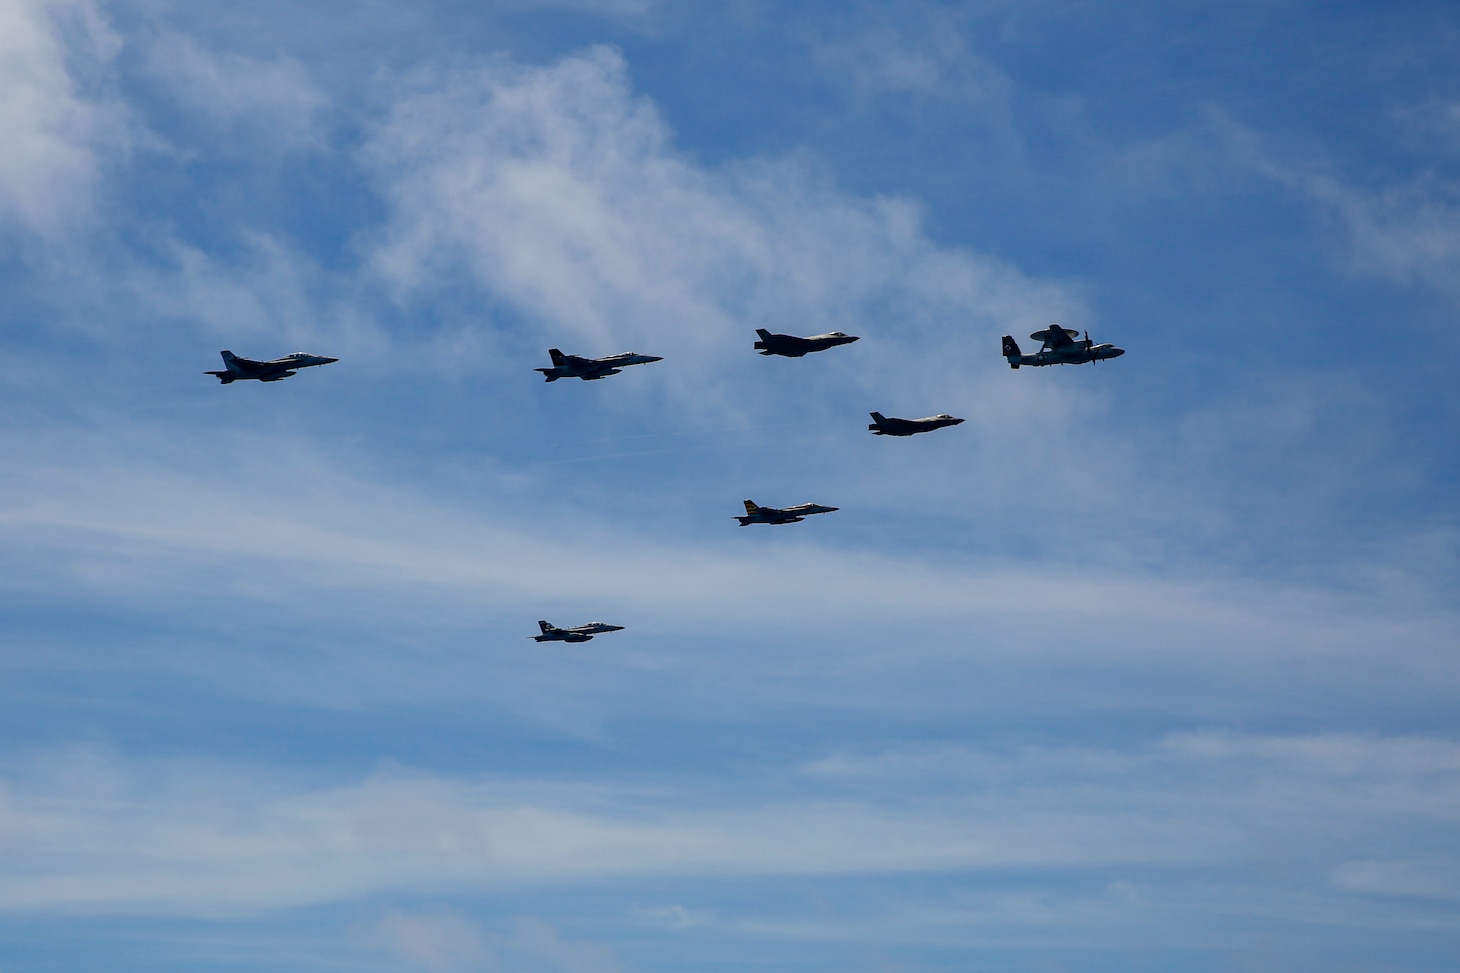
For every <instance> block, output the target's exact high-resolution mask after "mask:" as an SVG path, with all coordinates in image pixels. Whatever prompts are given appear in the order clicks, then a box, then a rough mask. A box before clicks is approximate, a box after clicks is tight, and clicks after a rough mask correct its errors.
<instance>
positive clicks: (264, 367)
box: [204, 351, 339, 385]
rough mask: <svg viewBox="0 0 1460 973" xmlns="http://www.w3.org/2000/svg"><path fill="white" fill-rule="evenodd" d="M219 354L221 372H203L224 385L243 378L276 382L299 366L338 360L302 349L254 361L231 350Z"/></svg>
mask: <svg viewBox="0 0 1460 973" xmlns="http://www.w3.org/2000/svg"><path fill="white" fill-rule="evenodd" d="M219 354H221V355H222V356H223V365H224V370H223V371H221V372H205V373H204V374H207V375H216V376H218V381H220V382H222V383H223V384H224V385H227V384H228V383H229V382H237V381H240V380H242V379H245V378H256V379H258V380H259V381H260V382H277V381H279V380H280V379H285V378H288V377H289V376H290V375H293V374H294V373H295V372H297V371H298V370H299V369H301V368H313V367H314V366H315V365H329V364H331V363H333V362H337V361H339V359H338V358H326V357H325V356H323V355H310V354H306V353H305V352H302V351H296V352H295V353H294V354H292V355H285V356H284V357H283V358H275V359H274V360H273V361H254V360H253V359H252V358H239V357H238V356H237V355H235V354H234V353H233V352H231V351H223V352H219Z"/></svg>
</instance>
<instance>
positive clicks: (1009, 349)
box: [1004, 324, 1125, 368]
mask: <svg viewBox="0 0 1460 973" xmlns="http://www.w3.org/2000/svg"><path fill="white" fill-rule="evenodd" d="M1079 333H1080V332H1078V331H1075V330H1073V329H1071V328H1061V327H1060V326H1059V325H1057V324H1051V325H1050V326H1049V327H1047V328H1045V329H1044V330H1043V331H1036V332H1034V333H1033V334H1031V335H1030V336H1029V337H1031V338H1033V339H1034V340H1035V341H1040V342H1043V343H1044V344H1043V347H1041V348H1040V349H1039V351H1037V352H1035V353H1034V354H1032V355H1026V354H1023V353H1022V352H1020V351H1019V343H1018V342H1017V341H1015V340H1014V339H1013V337H1012V336H1010V335H1004V358H1005V359H1007V360H1008V362H1009V367H1010V368H1018V367H1019V366H1020V365H1083V364H1085V363H1086V362H1095V361H1103V360H1104V359H1106V358H1119V357H1120V356H1121V355H1124V354H1125V349H1124V348H1117V347H1115V346H1114V345H1097V344H1096V343H1095V342H1093V341H1091V340H1090V332H1088V331H1086V332H1085V337H1084V339H1083V340H1079V341H1077V340H1076V339H1075V336H1076V335H1077V334H1079Z"/></svg>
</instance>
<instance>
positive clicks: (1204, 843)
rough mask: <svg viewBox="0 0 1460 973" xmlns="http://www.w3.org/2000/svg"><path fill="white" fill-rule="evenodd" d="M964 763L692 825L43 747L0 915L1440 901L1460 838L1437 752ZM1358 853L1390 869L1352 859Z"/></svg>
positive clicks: (399, 944)
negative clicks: (1211, 890)
mask: <svg viewBox="0 0 1460 973" xmlns="http://www.w3.org/2000/svg"><path fill="white" fill-rule="evenodd" d="M1335 754H1341V755H1344V757H1343V759H1342V760H1341V761H1340V762H1339V763H1337V764H1335V763H1334V762H1333V758H1334V755H1335ZM965 757H966V758H968V759H963V760H962V763H961V765H949V764H947V763H946V762H945V764H944V767H943V770H945V771H946V770H948V769H950V767H951V769H952V771H953V776H952V778H951V779H949V778H947V777H940V778H939V783H940V784H941V785H942V787H941V789H936V790H931V791H930V790H928V789H927V788H926V787H925V786H922V785H919V784H915V783H913V782H912V781H910V780H908V779H906V778H901V779H898V780H897V781H896V783H895V786H889V785H891V784H892V783H893V782H892V781H889V780H888V779H887V778H885V777H881V776H880V777H879V780H878V781H877V782H876V784H875V786H873V787H870V788H868V789H867V791H866V792H864V793H861V794H860V795H859V796H857V797H855V798H851V797H845V796H844V797H835V796H834V793H835V789H834V787H833V786H832V783H831V782H828V781H823V782H822V783H821V784H819V785H817V786H809V785H808V786H807V787H803V788H801V789H800V790H801V793H799V794H795V795H789V796H787V795H785V794H784V792H783V794H782V795H780V796H777V797H776V798H774V799H765V798H758V797H756V796H754V795H752V794H749V793H746V792H745V791H744V789H743V788H741V789H739V791H740V794H741V796H740V798H739V799H738V800H736V801H734V802H732V803H730V804H726V803H725V802H724V801H723V799H722V798H716V799H713V800H714V806H713V807H711V808H705V807H703V806H702V805H703V800H704V799H703V797H702V796H699V795H696V793H695V791H694V789H693V785H689V784H684V783H681V784H680V785H678V786H674V787H664V786H661V787H656V788H653V789H647V790H646V789H630V788H625V787H622V786H618V787H614V788H612V789H606V788H602V787H597V786H592V785H586V784H564V783H554V784H543V783H536V782H533V781H531V780H515V781H514V780H508V779H492V778H472V777H456V778H451V777H440V776H431V775H424V774H414V773H407V772H402V771H384V772H380V773H377V774H374V775H372V776H371V777H369V778H367V779H365V780H361V781H358V782H355V783H350V784H345V785H343V786H336V787H323V788H320V787H309V786H301V785H300V783H298V782H291V781H287V780H282V779H271V778H270V777H269V776H268V775H261V774H260V773H259V772H258V771H254V770H249V769H247V768H240V767H228V766H221V765H206V764H197V763H136V762H129V763H121V762H117V761H115V760H114V759H111V758H108V757H106V756H105V755H98V754H97V753H94V752H88V751H70V752H60V753H57V752H52V753H44V754H37V755H35V757H34V758H33V759H32V760H31V761H29V762H27V763H26V764H25V765H22V766H16V765H15V764H14V762H13V761H12V763H11V769H10V771H9V772H8V773H6V774H5V785H6V786H5V791H4V794H5V801H4V803H3V805H0V831H3V833H4V834H5V835H6V841H5V842H4V844H3V850H0V861H3V864H4V866H5V867H4V868H3V869H0V908H3V909H6V910H16V909H39V910H47V911H49V910H66V911H74V910H79V911H98V912H105V913H112V912H120V913H130V912H145V913H158V914H169V915H220V916H221V915H238V914H245V913H251V912H255V911H258V910H261V909H270V908H280V907H288V906H295V905H302V904H308V903H321V902H334V901H342V900H354V899H359V898H361V897H365V896H370V895H376V894H380V893H386V892H409V893H412V894H429V895H442V894H450V893H458V892H462V891H473V890H474V891H503V890H510V889H514V888H520V889H529V888H541V887H544V886H552V885H555V884H559V883H570V884H571V883H577V882H582V881H584V880H588V879H603V878H608V877H629V876H657V877H667V876H677V877H681V878H699V879H708V878H714V877H716V876H722V877H725V876H742V877H744V876H758V877H762V878H767V877H772V876H778V875H782V876H786V875H842V874H878V873H905V872H924V873H938V872H956V871H967V870H974V871H977V870H980V869H986V868H999V869H1010V868H1068V867H1096V866H1100V867H1127V868H1134V867H1139V868H1143V869H1156V870H1160V871H1166V872H1168V873H1170V874H1172V875H1177V874H1182V873H1183V871H1184V870H1188V871H1186V873H1187V874H1189V873H1190V872H1189V870H1191V869H1195V870H1197V872H1198V873H1200V872H1201V871H1202V870H1210V869H1220V870H1221V871H1222V872H1223V873H1224V874H1227V875H1231V874H1233V873H1234V872H1239V873H1240V872H1242V871H1244V870H1245V871H1248V872H1256V873H1261V872H1262V871H1263V870H1264V869H1265V867H1266V864H1267V862H1268V860H1269V858H1270V856H1271V855H1272V854H1274V852H1273V849H1281V852H1280V856H1281V857H1282V858H1283V859H1285V860H1287V861H1290V862H1292V863H1293V864H1294V865H1296V866H1297V867H1298V869H1299V871H1300V872H1302V873H1307V874H1311V873H1316V874H1320V875H1322V874H1327V875H1330V876H1332V881H1333V883H1334V885H1335V886H1336V887H1338V888H1341V889H1343V890H1344V891H1345V892H1346V893H1350V894H1357V895H1371V894H1378V895H1393V894H1423V895H1431V896H1433V895H1449V894H1450V890H1453V888H1454V887H1455V875H1454V873H1453V869H1452V868H1450V867H1449V866H1447V865H1445V864H1444V863H1443V862H1440V861H1438V860H1434V859H1429V860H1428V864H1427V865H1426V866H1425V867H1424V868H1423V869H1419V870H1418V871H1417V870H1416V869H1415V867H1413V866H1405V865H1403V863H1405V862H1411V863H1412V862H1414V861H1416V860H1417V858H1416V855H1417V854H1418V853H1421V852H1422V850H1423V849H1425V848H1428V847H1433V846H1435V845H1436V844H1437V843H1438V844H1440V845H1444V844H1448V843H1452V842H1453V840H1454V838H1455V835H1456V830H1457V828H1460V820H1457V818H1456V816H1455V808H1456V807H1457V806H1460V804H1457V798H1460V745H1457V744H1456V743H1455V742H1454V741H1452V740H1448V739H1443V738H1405V737H1354V736H1311V737H1298V738H1281V737H1276V738H1273V737H1251V736H1248V737H1233V736H1230V735H1226V734H1219V733H1206V734H1189V735H1187V736H1185V737H1181V738H1172V739H1168V740H1164V741H1157V742H1156V743H1154V744H1150V745H1145V746H1139V747H1135V748H1130V749H1125V750H1114V749H1097V748H1059V747H1047V748H1020V749H1018V750H1014V751H1007V750H1006V751H1000V750H979V749H976V748H967V750H966V754H965ZM878 759H879V760H884V761H885V757H884V758H878ZM884 767H885V762H884ZM1356 844H1357V845H1360V846H1363V847H1366V848H1368V849H1372V850H1375V851H1378V852H1379V853H1380V854H1385V853H1387V854H1388V855H1389V857H1388V858H1384V859H1379V858H1376V859H1372V860H1369V861H1368V862H1358V863H1355V862H1353V860H1352V859H1351V857H1350V855H1351V848H1352V847H1354V846H1355V845H1356ZM1384 862H1389V863H1390V864H1384ZM1393 863H1399V864H1398V865H1395V864H1393ZM1319 890H1320V891H1321V887H1320V888H1319ZM1138 899H1139V896H1135V895H1130V894H1126V895H1120V896H1112V897H1111V898H1110V899H1109V901H1108V903H1107V905H1108V907H1110V908H1119V907H1121V905H1122V903H1124V905H1125V906H1127V907H1129V906H1131V905H1132V904H1135V905H1139V902H1138V901H1137V900H1138ZM1229 905H1230V903H1229ZM1361 907H1362V902H1361V901H1360V902H1358V903H1356V904H1355V905H1354V908H1353V909H1352V910H1342V909H1340V910H1339V912H1340V914H1342V913H1343V912H1344V911H1350V912H1351V914H1350V915H1349V916H1348V917H1347V918H1346V919H1345V918H1338V919H1337V920H1336V921H1353V919H1354V915H1355V914H1357V912H1358V910H1360V909H1361ZM1036 919H1038V917H1036ZM1038 921H1048V920H1047V919H1042V920H1038ZM1360 921H1362V920H1360ZM367 938H368V939H370V940H371V942H373V943H374V944H375V945H377V946H379V947H381V948H387V949H389V950H391V951H393V952H394V953H396V954H397V955H399V956H401V957H403V958H407V959H410V960H412V961H413V962H414V963H416V964H417V965H418V966H419V967H420V968H422V969H427V970H432V971H435V970H454V969H466V968H470V967H471V966H472V964H482V963H485V962H486V958H487V957H488V955H489V954H490V953H493V952H495V953H497V954H499V955H503V956H505V955H507V954H508V953H509V952H510V953H514V954H517V953H520V954H522V955H524V956H530V957H534V958H536V959H537V960H538V961H542V962H546V963H547V964H548V968H551V969H558V968H561V969H563V970H570V971H571V970H590V969H607V968H611V967H612V964H611V958H609V957H607V956H606V955H604V954H603V953H602V951H601V950H598V949H597V948H596V947H590V946H583V945H576V944H565V943H563V942H561V941H560V940H559V939H558V938H557V936H556V934H555V933H554V932H553V931H552V930H551V929H550V928H548V927H545V926H542V925H536V924H531V923H529V924H527V925H526V926H524V927H521V928H519V930H518V933H517V935H516V936H515V937H514V938H513V939H511V940H496V939H492V938H490V937H487V936H484V935H483V934H482V932H481V930H480V929H479V928H478V927H477V926H476V925H475V924H474V923H473V922H471V921H470V920H467V919H465V918H463V917H461V916H459V915H457V914H455V913H438V914H426V915H416V916H388V917H386V918H385V919H384V920H382V921H380V922H378V923H376V924H374V925H373V926H371V927H368V936H367Z"/></svg>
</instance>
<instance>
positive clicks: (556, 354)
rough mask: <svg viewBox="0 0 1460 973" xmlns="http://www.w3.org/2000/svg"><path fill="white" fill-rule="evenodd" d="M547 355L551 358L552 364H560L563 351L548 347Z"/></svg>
mask: <svg viewBox="0 0 1460 973" xmlns="http://www.w3.org/2000/svg"><path fill="white" fill-rule="evenodd" d="M548 357H549V358H551V359H552V360H553V364H554V365H561V364H562V363H563V353H562V352H561V351H559V350H558V349H556V348H549V349H548Z"/></svg>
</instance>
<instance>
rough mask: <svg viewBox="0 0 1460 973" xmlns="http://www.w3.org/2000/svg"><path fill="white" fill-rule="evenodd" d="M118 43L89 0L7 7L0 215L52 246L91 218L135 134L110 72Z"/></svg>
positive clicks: (13, 2) (16, 0) (14, 1)
mask: <svg viewBox="0 0 1460 973" xmlns="http://www.w3.org/2000/svg"><path fill="white" fill-rule="evenodd" d="M120 45H121V40H120V38H119V37H118V36H117V34H115V33H114V32H113V31H112V29H111V27H110V26H109V24H108V23H107V20H106V18H105V16H104V15H103V14H102V12H101V9H100V8H99V7H98V6H97V5H96V4H94V3H91V2H90V0H5V2H4V3H0V130H3V131H4V132H5V133H6V134H5V141H6V147H5V151H4V152H3V153H0V219H4V220H5V221H6V222H9V223H12V224H14V225H19V226H21V227H23V228H24V229H25V230H27V231H29V232H30V233H33V234H35V235H36V236H38V237H40V238H41V239H44V240H47V241H51V242H56V241H59V240H61V239H62V238H63V237H64V236H65V235H66V234H67V233H69V232H71V231H73V230H75V229H77V228H79V227H80V226H82V225H83V224H84V223H85V222H86V221H87V220H88V219H90V217H91V216H92V211H93V207H94V206H95V204H96V201H97V197H98V193H99V192H100V189H101V183H102V179H103V176H104V174H105V171H106V169H107V167H108V166H109V165H110V164H112V163H114V162H116V161H117V160H119V159H121V158H123V157H125V156H126V154H127V153H128V151H129V150H130V148H131V144H132V140H133V134H132V127H133V122H132V117H131V113H130V111H129V109H128V108H127V107H126V106H125V105H124V104H123V102H122V101H121V99H120V97H119V96H118V95H117V94H116V92H115V90H114V85H113V79H112V76H111V72H112V62H113V60H114V59H115V57H116V54H117V51H118V49H119V47H120Z"/></svg>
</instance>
